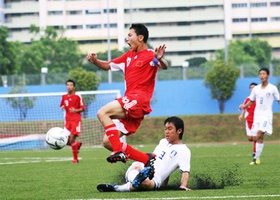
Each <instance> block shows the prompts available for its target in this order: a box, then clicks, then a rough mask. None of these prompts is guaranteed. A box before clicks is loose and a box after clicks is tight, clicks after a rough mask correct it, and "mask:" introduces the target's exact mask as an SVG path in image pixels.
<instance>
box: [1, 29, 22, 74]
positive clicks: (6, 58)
mask: <svg viewBox="0 0 280 200" xmlns="http://www.w3.org/2000/svg"><path fill="white" fill-rule="evenodd" d="M7 38H8V28H6V27H3V26H1V27H0V74H2V75H9V74H16V73H18V72H19V71H20V66H19V62H18V59H17V58H18V55H19V54H20V53H21V49H22V44H21V43H20V42H9V41H7Z"/></svg>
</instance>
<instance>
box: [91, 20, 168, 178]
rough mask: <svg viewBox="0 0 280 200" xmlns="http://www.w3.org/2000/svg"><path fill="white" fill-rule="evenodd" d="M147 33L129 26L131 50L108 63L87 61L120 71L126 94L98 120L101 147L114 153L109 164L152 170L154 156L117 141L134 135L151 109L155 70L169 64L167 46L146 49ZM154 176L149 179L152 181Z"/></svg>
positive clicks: (102, 111)
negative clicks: (129, 161)
mask: <svg viewBox="0 0 280 200" xmlns="http://www.w3.org/2000/svg"><path fill="white" fill-rule="evenodd" d="M148 37H149V31H148V29H147V28H146V27H145V26H144V25H143V24H132V25H131V27H130V28H129V32H128V35H127V38H126V42H127V44H128V45H129V46H130V50H129V51H127V52H126V53H124V54H123V55H122V56H120V57H118V58H115V59H113V60H111V61H103V60H99V59H98V58H97V54H96V53H89V54H88V56H87V58H86V59H87V60H88V61H89V62H91V63H93V64H95V65H96V66H97V67H99V68H101V69H104V70H112V71H116V70H122V71H123V73H124V79H125V86H126V91H125V94H124V96H123V97H122V98H118V99H116V100H114V101H112V102H109V103H108V104H106V105H105V106H103V107H102V108H101V109H99V111H98V112H97V117H98V119H99V121H100V122H101V123H102V125H103V127H104V129H105V133H106V134H105V136H104V138H103V145H104V147H105V148H107V149H109V150H111V151H113V152H112V154H111V155H110V156H109V157H108V158H107V161H108V162H111V163H114V162H117V161H122V162H126V160H127V159H128V158H130V159H132V160H136V161H140V162H142V163H144V164H145V165H146V166H153V161H154V155H152V154H146V153H143V152H140V151H138V150H136V149H134V148H132V147H131V146H130V145H128V144H126V143H122V142H121V141H120V137H121V136H122V135H130V134H132V133H135V132H136V130H137V129H138V127H139V126H140V123H141V121H142V120H143V119H144V115H146V114H149V113H150V112H151V111H152V109H151V107H150V101H151V98H152V95H153V91H154V87H155V79H156V73H157V71H158V68H162V69H167V68H168V63H167V62H166V60H165V59H164V58H163V55H164V52H165V49H166V46H165V45H161V46H159V47H157V48H156V49H155V50H152V49H148V45H147V40H148ZM152 176H153V172H152V174H151V176H150V177H149V178H152Z"/></svg>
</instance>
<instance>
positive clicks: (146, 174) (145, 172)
mask: <svg viewBox="0 0 280 200" xmlns="http://www.w3.org/2000/svg"><path fill="white" fill-rule="evenodd" d="M152 171H154V170H153V168H152V167H151V166H148V167H145V168H144V169H142V170H141V171H140V172H139V173H138V174H137V176H136V177H135V178H134V180H133V181H132V187H133V188H138V187H139V186H140V184H141V183H142V182H143V181H144V180H145V179H146V178H148V177H149V174H150V173H151V172H152Z"/></svg>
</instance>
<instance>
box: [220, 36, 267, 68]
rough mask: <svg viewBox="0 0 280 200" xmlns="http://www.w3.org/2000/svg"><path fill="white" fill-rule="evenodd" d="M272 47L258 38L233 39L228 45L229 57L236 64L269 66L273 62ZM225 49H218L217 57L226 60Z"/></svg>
mask: <svg viewBox="0 0 280 200" xmlns="http://www.w3.org/2000/svg"><path fill="white" fill-rule="evenodd" d="M271 54H272V47H271V46H270V45H269V44H268V42H266V41H261V40H259V39H258V38H253V39H251V40H240V39H238V40H235V41H231V42H230V44H229V46H228V57H229V60H230V61H231V62H233V64H234V66H240V65H250V64H257V65H259V66H260V67H263V66H267V65H269V63H270V62H271ZM224 57H225V52H224V49H221V50H217V51H216V58H217V59H218V60H224Z"/></svg>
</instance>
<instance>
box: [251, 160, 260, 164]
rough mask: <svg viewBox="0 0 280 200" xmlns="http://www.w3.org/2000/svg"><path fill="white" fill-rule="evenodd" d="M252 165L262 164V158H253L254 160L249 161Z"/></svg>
mask: <svg viewBox="0 0 280 200" xmlns="http://www.w3.org/2000/svg"><path fill="white" fill-rule="evenodd" d="M249 164H250V165H259V164H261V160H260V159H253V161H252V162H250V163H249Z"/></svg>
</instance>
